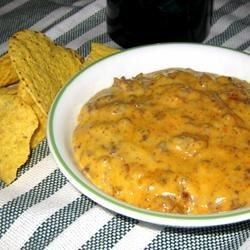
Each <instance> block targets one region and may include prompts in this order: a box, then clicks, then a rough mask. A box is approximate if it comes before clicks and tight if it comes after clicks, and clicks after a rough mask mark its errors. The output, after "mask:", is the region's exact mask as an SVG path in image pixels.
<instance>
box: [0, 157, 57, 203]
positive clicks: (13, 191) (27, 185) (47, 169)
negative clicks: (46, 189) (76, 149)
mask: <svg viewBox="0 0 250 250" xmlns="http://www.w3.org/2000/svg"><path fill="white" fill-rule="evenodd" d="M56 168H57V165H56V163H55V161H54V160H53V159H52V156H51V154H50V155H48V156H46V157H45V158H44V159H42V160H41V161H40V162H39V163H38V164H36V165H35V166H33V167H32V168H30V169H29V170H28V171H27V172H25V173H24V174H22V175H21V176H20V177H19V178H18V179H17V180H16V181H15V182H13V183H12V184H11V185H9V186H8V187H6V188H4V189H2V190H1V191H0V206H2V205H3V204H5V203H7V202H8V201H11V200H13V199H15V198H17V197H18V196H20V195H22V194H24V193H26V192H28V191H29V190H30V189H32V188H33V187H34V186H36V185H37V184H38V183H39V182H41V181H42V180H43V179H44V178H46V177H47V176H48V175H49V174H51V173H52V172H53V171H54V170H55V169H56Z"/></svg>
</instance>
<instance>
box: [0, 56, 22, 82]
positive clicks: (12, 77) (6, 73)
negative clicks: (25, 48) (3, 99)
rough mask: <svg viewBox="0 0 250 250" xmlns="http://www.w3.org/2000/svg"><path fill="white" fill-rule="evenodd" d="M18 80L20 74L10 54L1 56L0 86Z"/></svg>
mask: <svg viewBox="0 0 250 250" xmlns="http://www.w3.org/2000/svg"><path fill="white" fill-rule="evenodd" d="M16 82H18V76H17V74H16V71H15V69H14V67H13V65H12V62H11V60H10V57H9V54H5V55H3V56H1V57H0V87H4V86H8V85H11V84H13V83H16Z"/></svg>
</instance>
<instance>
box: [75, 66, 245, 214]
mask: <svg viewBox="0 0 250 250" xmlns="http://www.w3.org/2000/svg"><path fill="white" fill-rule="evenodd" d="M73 149H74V156H75V160H76V162H77V164H78V166H79V168H80V169H81V171H82V172H83V174H84V175H86V176H87V178H89V179H90V180H91V181H92V182H93V183H94V184H95V185H96V186H97V187H98V188H100V189H101V190H103V191H104V192H106V193H108V194H110V195H112V196H114V197H116V198H118V199H120V200H122V201H125V202H128V203H130V204H133V205H135V206H138V207H142V208H146V209H151V210H157V211H161V212H173V213H183V214H207V213H216V212H221V211H227V210H234V209H237V208H241V207H249V206H250V86H249V85H248V84H247V83H246V82H243V81H240V80H237V79H234V78H230V77H225V76H217V75H212V74H208V73H200V72H195V71H191V70H182V69H170V70H163V71H159V72H155V73H151V74H147V75H143V74H140V75H138V76H136V77H135V78H133V79H125V78H121V79H115V80H114V84H113V85H112V87H110V88H109V89H105V90H103V91H101V92H99V93H97V95H96V96H94V97H93V98H92V99H91V100H90V101H89V102H88V103H87V104H86V105H84V107H83V108H82V110H81V112H80V114H79V117H78V123H77V127H76V128H75V130H74V133H73Z"/></svg>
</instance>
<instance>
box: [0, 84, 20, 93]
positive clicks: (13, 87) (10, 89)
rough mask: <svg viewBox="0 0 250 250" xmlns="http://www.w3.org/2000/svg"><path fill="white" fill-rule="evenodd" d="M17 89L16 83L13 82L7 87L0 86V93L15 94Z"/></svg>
mask: <svg viewBox="0 0 250 250" xmlns="http://www.w3.org/2000/svg"><path fill="white" fill-rule="evenodd" d="M17 89H18V85H17V84H13V85H11V86H8V87H2V88H0V95H5V94H8V95H16V94H17Z"/></svg>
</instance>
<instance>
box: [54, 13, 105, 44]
mask: <svg viewBox="0 0 250 250" xmlns="http://www.w3.org/2000/svg"><path fill="white" fill-rule="evenodd" d="M104 21H105V8H104V9H101V10H99V11H97V12H96V13H95V14H93V15H92V16H90V17H89V18H87V19H85V20H84V21H83V22H81V23H79V24H77V25H76V26H75V27H73V28H72V29H70V30H69V31H67V32H65V33H64V34H63V35H61V36H59V37H58V38H56V40H55V42H56V43H58V44H61V45H65V44H67V43H69V42H71V41H73V40H75V39H76V38H78V37H79V36H81V35H82V34H84V33H86V32H87V31H89V30H91V29H93V28H95V27H96V26H98V25H99V24H101V23H102V22H104Z"/></svg>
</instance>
